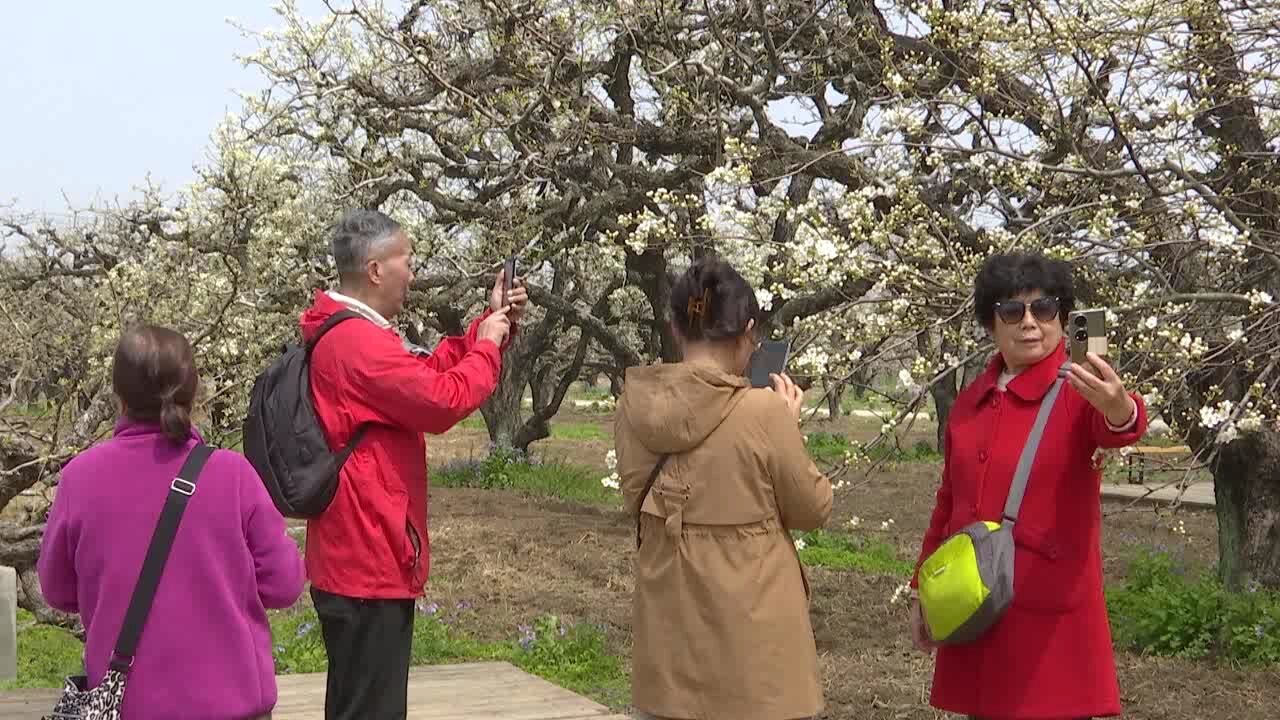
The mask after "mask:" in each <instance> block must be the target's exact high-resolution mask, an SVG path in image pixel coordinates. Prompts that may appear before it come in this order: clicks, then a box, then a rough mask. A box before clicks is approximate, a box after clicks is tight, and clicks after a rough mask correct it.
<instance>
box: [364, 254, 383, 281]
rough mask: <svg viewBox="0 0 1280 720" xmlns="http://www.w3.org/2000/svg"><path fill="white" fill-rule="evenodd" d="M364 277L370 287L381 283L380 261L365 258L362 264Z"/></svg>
mask: <svg viewBox="0 0 1280 720" xmlns="http://www.w3.org/2000/svg"><path fill="white" fill-rule="evenodd" d="M364 279H365V281H366V282H368V283H369V285H370V286H371V287H377V286H379V285H381V284H382V263H380V262H378V261H377V260H366V261H365V264H364Z"/></svg>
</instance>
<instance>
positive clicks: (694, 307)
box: [686, 288, 711, 324]
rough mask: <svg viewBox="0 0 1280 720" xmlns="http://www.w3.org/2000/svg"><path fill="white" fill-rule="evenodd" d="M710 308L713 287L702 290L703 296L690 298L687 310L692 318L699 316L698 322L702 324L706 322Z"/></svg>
mask: <svg viewBox="0 0 1280 720" xmlns="http://www.w3.org/2000/svg"><path fill="white" fill-rule="evenodd" d="M710 309H711V288H707V289H705V290H703V291H702V297H701V298H696V297H691V298H689V305H688V307H687V308H686V311H687V312H688V314H689V319H690V320H692V319H693V318H695V317H697V318H698V322H699V323H700V324H705V322H706V317H707V312H708V311H709V310H710Z"/></svg>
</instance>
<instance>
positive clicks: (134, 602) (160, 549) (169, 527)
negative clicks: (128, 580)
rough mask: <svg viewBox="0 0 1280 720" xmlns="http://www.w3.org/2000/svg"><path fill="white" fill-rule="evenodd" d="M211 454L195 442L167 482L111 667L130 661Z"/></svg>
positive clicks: (122, 666) (121, 667) (124, 670)
mask: <svg viewBox="0 0 1280 720" xmlns="http://www.w3.org/2000/svg"><path fill="white" fill-rule="evenodd" d="M212 454H213V448H211V447H209V446H208V445H205V444H204V443H198V444H197V445H196V446H195V447H194V448H192V449H191V453H190V454H189V455H187V461H186V462H185V463H183V464H182V469H181V470H179V471H178V476H177V477H176V478H174V479H173V482H171V483H169V496H168V498H166V499H165V502H164V509H163V510H161V511H160V520H159V522H157V523H156V529H155V532H154V533H152V535H151V544H150V545H149V546H147V556H146V559H145V560H143V561H142V572H141V573H139V574H138V583H137V585H135V586H134V588H133V597H132V598H130V600H129V609H128V611H126V612H125V615H124V623H123V624H122V625H121V626H120V636H119V637H118V638H117V639H116V651H115V653H114V654H113V655H112V656H111V669H112V670H115V671H117V672H120V673H127V672H128V671H129V668H130V666H132V665H133V654H134V652H136V651H137V649H138V640H139V639H140V638H141V637H142V627H143V625H145V624H146V622H147V614H148V613H150V612H151V603H152V601H153V600H155V597H156V588H157V587H159V585H160V575H161V574H163V573H164V564H165V561H166V560H168V559H169V550H170V549H172V548H173V538H174V536H176V535H177V534H178V523H179V522H181V521H182V513H183V511H185V510H186V509H187V501H188V500H190V499H191V495H192V494H194V493H195V491H196V478H197V477H199V476H200V471H201V470H202V469H204V465H205V463H206V462H208V460H209V456H210V455H212Z"/></svg>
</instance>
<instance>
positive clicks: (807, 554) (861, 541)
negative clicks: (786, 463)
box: [796, 530, 915, 577]
mask: <svg viewBox="0 0 1280 720" xmlns="http://www.w3.org/2000/svg"><path fill="white" fill-rule="evenodd" d="M796 540H797V541H798V544H797V547H800V548H801V550H800V562H802V563H804V564H805V565H809V566H812V567H825V568H832V569H834V570H858V571H860V572H864V573H868V574H871V575H891V576H894V577H910V576H911V573H912V572H913V571H914V570H915V565H914V564H912V563H909V562H907V561H905V560H902V559H901V558H899V557H898V554H897V551H895V550H894V548H893V546H892V545H890V544H889V543H887V542H885V541H883V540H875V539H871V538H865V537H861V536H856V535H845V534H841V533H833V532H829V531H827V530H811V531H809V532H806V533H801V534H799V535H797V537H796Z"/></svg>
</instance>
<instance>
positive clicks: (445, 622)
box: [0, 603, 630, 707]
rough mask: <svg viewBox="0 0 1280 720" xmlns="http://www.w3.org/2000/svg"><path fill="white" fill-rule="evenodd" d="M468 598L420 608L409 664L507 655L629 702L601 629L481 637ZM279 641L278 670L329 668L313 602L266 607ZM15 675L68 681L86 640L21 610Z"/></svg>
mask: <svg viewBox="0 0 1280 720" xmlns="http://www.w3.org/2000/svg"><path fill="white" fill-rule="evenodd" d="M470 609H471V608H470V606H469V605H468V604H467V603H459V604H458V605H457V606H456V607H454V608H441V607H439V606H437V605H435V604H431V605H426V606H423V607H420V608H419V610H418V617H417V618H416V620H415V622H414V629H413V650H412V656H411V658H412V660H411V661H412V663H413V664H414V665H437V664H445V663H456V662H467V661H480V660H504V661H506V662H510V663H511V664H513V665H515V666H516V667H519V668H521V669H522V670H525V671H526V672H529V673H532V674H534V675H537V676H538V677H541V678H543V679H546V680H548V681H550V682H553V683H555V684H557V685H560V686H561V687H565V688H568V689H569V690H572V691H574V692H577V693H580V694H583V695H587V696H589V697H592V698H593V699H595V700H597V701H599V702H602V703H604V704H606V705H610V706H612V707H620V706H621V705H624V704H625V703H626V701H627V698H628V697H629V690H630V684H629V682H630V681H629V679H628V678H627V675H626V672H625V671H624V666H623V662H622V659H621V658H619V657H618V656H617V655H614V654H613V653H611V652H610V651H609V646H608V638H607V636H606V635H605V632H604V630H603V629H601V628H600V627H598V626H596V625H591V624H587V623H579V624H566V623H564V622H562V621H561V620H560V619H559V618H557V617H555V616H553V615H544V616H542V617H539V618H537V619H535V620H534V621H533V622H532V623H531V624H530V625H528V626H521V627H520V628H519V634H518V635H517V636H516V637H514V638H512V639H510V640H499V641H488V642H486V641H481V640H477V639H475V638H474V637H472V636H471V635H469V634H468V633H466V632H464V631H463V630H461V629H459V628H458V627H457V623H458V620H459V619H460V618H461V616H462V615H464V614H465V613H467V612H469V611H470ZM269 617H270V621H271V633H272V638H273V641H274V646H273V648H272V655H273V657H274V659H275V670H276V674H278V675H289V674H293V673H313V672H324V671H325V669H326V668H327V667H328V660H327V658H326V656H325V649H324V640H323V637H322V635H321V632H320V623H319V621H318V619H317V617H316V613H315V610H314V608H312V607H311V606H310V604H309V603H308V604H301V603H300V604H299V605H298V606H297V607H296V608H294V609H291V610H280V611H271V612H269ZM18 618H19V623H21V624H22V630H21V631H20V632H19V634H18V679H17V680H13V681H7V682H3V683H0V690H14V689H19V688H60V687H62V681H63V678H64V677H65V676H67V675H74V674H77V673H79V672H80V671H81V659H80V658H81V653H82V651H83V645H82V644H81V643H80V641H79V640H77V639H76V638H75V636H74V635H72V634H71V633H69V632H67V631H65V630H62V629H60V628H55V627H50V626H47V625H35V624H34V620H33V618H32V616H31V614H30V613H27V612H26V611H23V610H20V611H18Z"/></svg>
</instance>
